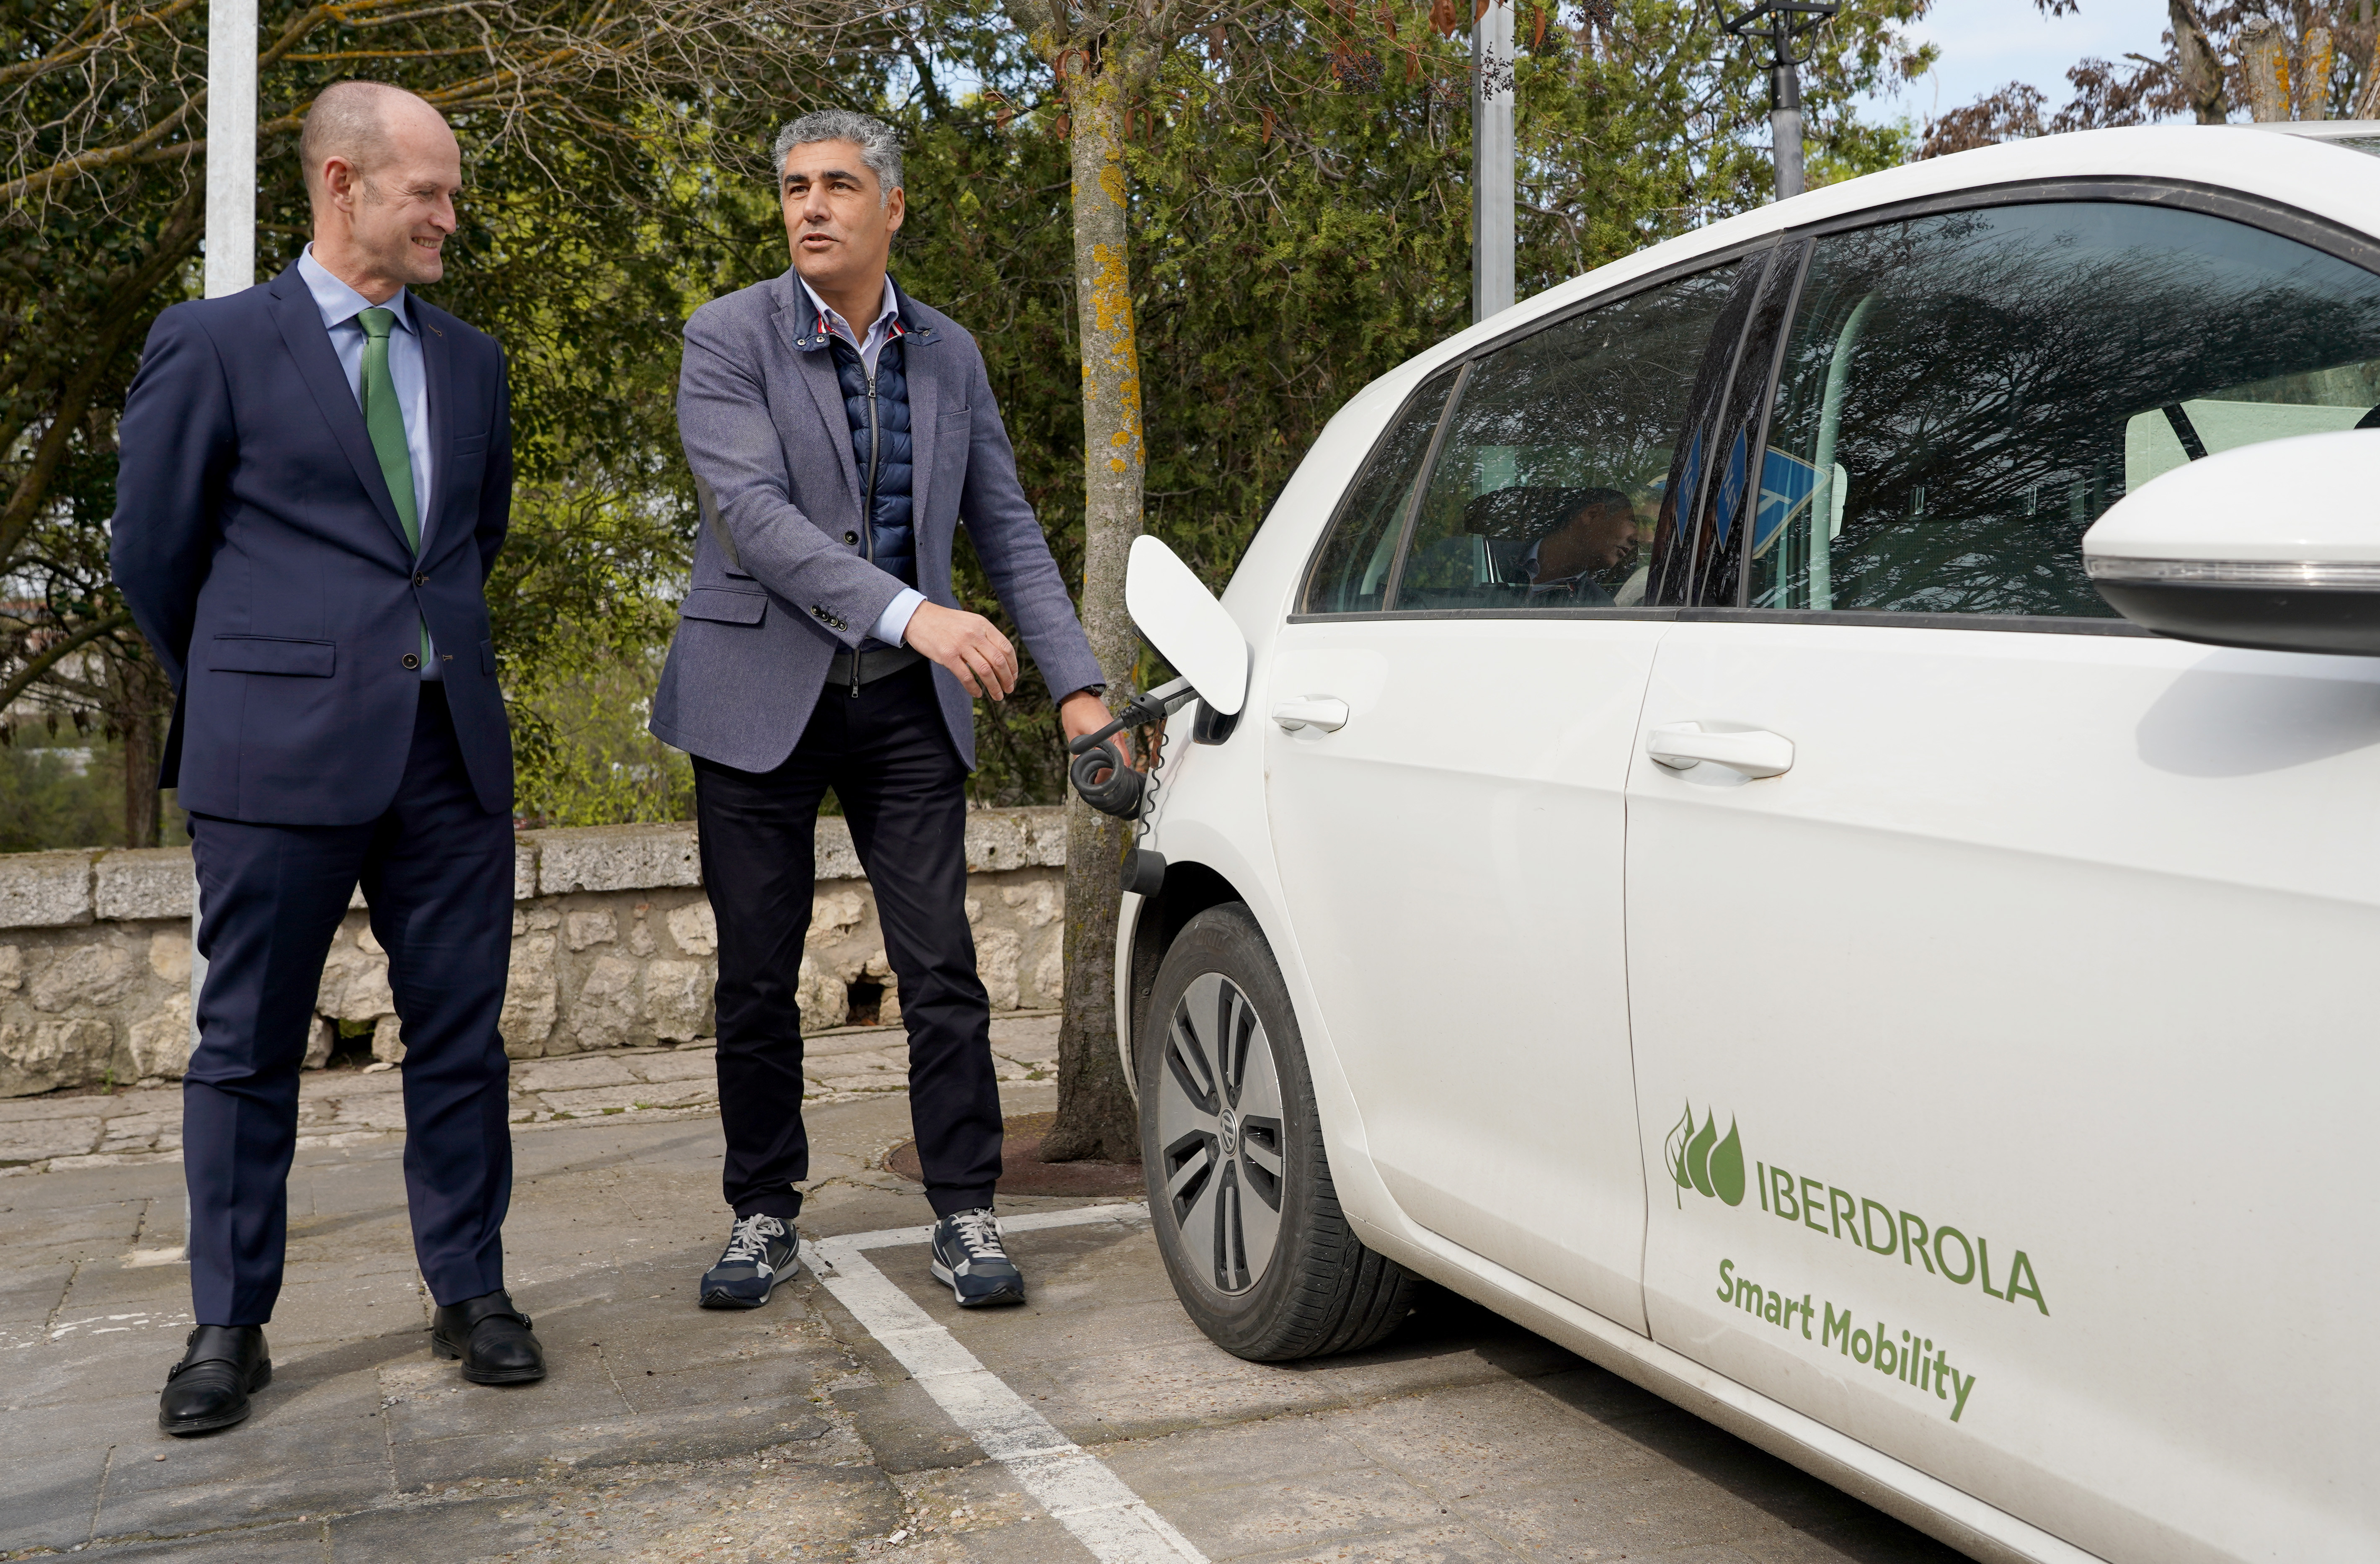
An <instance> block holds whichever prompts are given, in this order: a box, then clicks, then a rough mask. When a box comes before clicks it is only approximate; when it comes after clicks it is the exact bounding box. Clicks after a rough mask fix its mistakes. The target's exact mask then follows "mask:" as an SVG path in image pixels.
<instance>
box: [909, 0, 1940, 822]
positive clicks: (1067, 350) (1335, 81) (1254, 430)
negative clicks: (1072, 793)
mask: <svg viewBox="0 0 2380 1564" xmlns="http://www.w3.org/2000/svg"><path fill="white" fill-rule="evenodd" d="M1441 4H1442V0H1441ZM1924 10H1925V0H1877V3H1872V4H1868V5H1852V6H1846V7H1845V13H1844V15H1843V16H1842V17H1841V18H1839V20H1838V21H1837V22H1836V23H1834V24H1832V25H1831V26H1830V27H1829V28H1828V30H1825V31H1822V32H1821V33H1820V34H1819V35H1818V46H1819V54H1818V56H1817V58H1816V59H1815V60H1814V61H1813V63H1812V64H1811V65H1810V66H1809V67H1805V69H1804V89H1803V90H1804V96H1805V100H1806V109H1805V113H1806V114H1807V116H1808V121H1809V126H1810V134H1811V137H1812V148H1811V152H1812V156H1811V160H1810V162H1811V168H1812V171H1813V175H1814V176H1815V178H1814V182H1815V180H1816V179H1823V178H1829V177H1831V178H1842V177H1850V176H1853V175H1856V174H1862V173H1867V172H1870V171H1873V170H1875V169H1877V168H1883V167H1888V166H1891V165H1892V164H1897V163H1900V162H1901V161H1903V160H1904V159H1905V158H1906V157H1907V156H1908V155H1909V152H1910V151H1911V150H1912V149H1911V138H1910V137H1909V135H1908V133H1907V131H1906V130H1905V129H1904V128H1902V127H1898V126H1877V125H1874V124H1871V123H1867V122H1864V121H1862V120H1860V119H1859V118H1857V117H1856V115H1854V114H1853V113H1852V107H1851V105H1852V101H1853V100H1854V99H1855V98H1856V97H1858V96H1859V95H1860V94H1862V93H1864V92H1866V91H1870V90H1872V89H1874V88H1876V87H1878V86H1881V85H1885V84H1888V83H1889V82H1891V81H1892V80H1894V79H1901V78H1905V77H1907V76H1910V75H1914V74H1917V73H1919V72H1922V71H1923V70H1924V69H1925V68H1926V67H1927V66H1928V65H1929V64H1930V63H1931V61H1932V58H1933V56H1932V54H1931V52H1930V50H1921V49H1918V48H1916V47H1914V46H1913V45H1912V44H1911V43H1910V42H1908V41H1907V39H1906V38H1905V36H1904V35H1903V34H1902V32H1901V31H1900V27H1901V25H1902V24H1904V23H1906V22H1908V21H1911V20H1913V19H1915V18H1917V17H1919V16H1920V15H1922V14H1923V12H1924ZM958 15H959V16H960V17H961V18H964V19H965V21H966V22H967V23H968V25H967V26H966V27H965V28H961V27H956V26H953V27H952V28H950V29H949V30H946V31H945V32H944V33H943V34H942V36H945V37H948V38H952V39H954V40H957V41H959V42H958V43H957V45H956V46H954V47H952V48H949V49H946V50H945V51H944V53H943V54H942V55H941V57H940V61H939V64H940V65H941V68H943V69H945V70H947V71H948V74H949V75H950V76H951V77H952V78H953V79H966V80H969V81H971V82H974V83H978V84H980V85H979V86H978V87H977V90H976V91H975V92H974V93H973V95H972V96H970V97H968V98H966V99H965V100H963V101H956V102H954V101H953V93H952V92H951V91H949V90H948V89H947V88H945V87H943V86H941V84H940V83H939V82H936V81H935V80H934V79H933V76H932V73H931V70H930V69H929V70H927V72H926V81H925V83H923V84H920V85H917V86H916V87H915V89H914V90H913V91H912V92H911V94H910V95H909V96H908V97H907V98H906V99H905V101H901V102H897V103H893V104H892V108H893V110H894V111H895V112H896V114H897V115H898V116H899V117H900V118H901V119H902V120H903V122H904V124H905V128H906V131H907V134H908V136H909V138H910V143H911V150H910V153H909V165H908V183H909V189H910V215H909V219H908V223H907V224H906V226H905V227H904V229H903V230H902V233H901V236H900V241H899V245H898V248H897V249H896V250H895V266H896V268H897V270H898V273H899V275H900V276H901V278H902V281H903V284H904V285H905V286H906V287H908V288H910V289H911V291H913V292H914V293H916V294H917V296H918V297H921V298H924V299H926V300H928V301H929V302H930V303H933V304H935V305H937V306H938V307H940V308H941V309H945V310H947V311H948V312H950V313H951V314H952V315H953V317H954V318H955V319H957V320H958V321H960V322H961V323H962V324H964V325H965V326H967V327H968V328H969V329H970V330H972V331H974V332H975V333H977V338H978V340H979V341H980V342H981V343H982V345H983V348H984V352H985V356H986V359H987V361H988V363H989V364H990V370H991V377H992V384H993V389H994V391H995V393H996V394H998V395H999V397H1000V399H1001V406H1002V414H1003V416H1004V417H1005V418H1006V419H1007V420H1008V425H1009V431H1010V434H1011V436H1012V438H1013V439H1014V441H1015V443H1016V447H1017V459H1018V467H1019V471H1020V473H1021V474H1022V475H1023V477H1024V480H1025V484H1026V491H1027V492H1028V493H1029V494H1030V495H1031V496H1032V497H1033V500H1034V503H1036V505H1037V506H1038V508H1039V510H1040V513H1041V516H1042V520H1043V524H1044V526H1045V527H1046V528H1047V529H1048V531H1049V532H1050V538H1051V542H1052V545H1053V547H1054V548H1055V549H1056V551H1057V553H1058V556H1059V560H1060V563H1061V564H1062V567H1063V568H1064V569H1065V570H1066V571H1067V574H1068V576H1069V579H1071V580H1074V581H1075V582H1076V583H1077V585H1079V581H1080V568H1081V528H1082V499H1081V496H1082V468H1081V461H1082V455H1081V440H1082V436H1081V429H1082V419H1081V410H1080V407H1081V404H1080V400H1079V396H1078V394H1077V391H1076V385H1077V376H1078V370H1077V368H1076V366H1077V365H1078V363H1079V357H1078V349H1077V346H1076V344H1075V334H1074V318H1075V307H1074V299H1073V293H1072V285H1071V276H1070V258H1069V249H1068V247H1069V243H1070V229H1069V226H1068V211H1069V203H1068V195H1067V159H1066V149H1065V148H1064V146H1063V145H1062V144H1061V142H1060V140H1059V137H1060V134H1061V132H1062V126H1063V115H1064V104H1063V103H1062V102H1060V101H1058V100H1057V99H1056V98H1055V97H1054V96H1052V95H1050V79H1049V73H1048V70H1047V67H1045V66H1043V65H1042V63H1041V62H1040V61H1038V59H1036V58H1034V57H1033V56H1032V55H1031V54H1030V52H1029V51H1028V50H1026V49H1025V48H1024V47H1023V46H1022V40H1019V39H1017V38H1015V37H1014V34H1013V33H1003V32H1002V30H1000V29H999V28H997V26H996V25H992V24H990V23H988V22H987V21H986V19H985V13H984V12H981V11H971V12H962V13H958ZM1452 16H1453V14H1452V13H1451V12H1448V11H1446V10H1444V9H1442V8H1441V10H1440V11H1439V14H1438V15H1437V17H1436V18H1433V16H1432V14H1431V12H1430V11H1428V10H1427V9H1424V8H1422V7H1420V6H1417V5H1414V4H1412V3H1411V0H1407V3H1406V4H1403V5H1398V4H1390V5H1385V6H1368V7H1365V8H1359V9H1352V8H1349V7H1348V6H1345V5H1343V4H1341V5H1318V6H1311V7H1309V8H1307V9H1276V10H1269V11H1264V12H1251V13H1248V14H1247V15H1246V16H1245V17H1242V16H1238V15H1236V14H1234V15H1233V18H1232V19H1230V20H1224V21H1213V22H1208V23H1206V24H1203V25H1201V26H1199V27H1197V28H1196V29H1194V30H1191V31H1189V32H1188V33H1187V34H1185V36H1184V38H1183V39H1181V40H1180V41H1179V42H1178V44H1177V46H1176V47H1175V48H1174V49H1173V50H1172V52H1171V53H1170V55H1169V56H1168V62H1167V64H1166V67H1164V71H1163V74H1162V76H1161V78H1160V83H1159V85H1158V86H1157V87H1156V88H1155V89H1154V90H1153V91H1150V92H1149V93H1148V95H1147V102H1146V103H1143V104H1142V105H1140V106H1139V107H1138V108H1137V109H1136V110H1135V115H1134V123H1135V141H1134V143H1133V150H1132V154H1131V155H1132V159H1133V176H1134V177H1133V190H1134V208H1133V221H1134V229H1135V232H1134V255H1135V266H1136V271H1135V276H1134V279H1133V281H1134V289H1135V309H1136V311H1137V313H1138V318H1139V323H1140V326H1139V336H1140V358H1141V371H1142V373H1141V378H1142V387H1143V399H1144V417H1145V420H1146V426H1147V452H1148V476H1147V497H1146V505H1147V527H1148V530H1149V531H1150V532H1152V533H1154V534H1156V535H1157V536H1159V537H1161V538H1163V539H1165V540H1166V541H1167V542H1168V543H1169V544H1171V545H1172V547H1173V548H1174V549H1175V550H1176V551H1177V552H1179V553H1181V554H1182V556H1183V557H1184V559H1185V560H1188V561H1189V562H1190V563H1191V564H1192V565H1193V567H1194V568H1196V570H1197V571H1199V573H1200V574H1201V575H1202V576H1205V577H1206V578H1207V580H1208V582H1209V583H1210V584H1211V585H1213V586H1215V587H1217V588H1220V587H1221V585H1222V584H1223V583H1224V582H1225V581H1226V580H1228V579H1229V577H1230V575H1231V572H1232V570H1233V567H1234V566H1235V565H1236V564H1237V563H1238V560H1239V558H1240V555H1241V553H1242V552H1243V551H1244V550H1245V547H1246V544H1247V540H1248V539H1249V537H1250V536H1251V535H1253V533H1254V531H1255V529H1256V527H1257V526H1258V525H1259V524H1260V523H1261V521H1262V520H1263V518H1264V515H1265V513H1266V512H1267V510H1269V507H1270V505H1271V503H1272V501H1273V499H1274V497H1275V496H1277V495H1278V494H1279V493H1280V491H1281V486H1282V485H1283V484H1284V483H1286V482H1287V481H1288V479H1289V476H1290V474H1291V473H1292V472H1293V470H1294V469H1295V467H1296V466H1297V464H1298V463H1299V461H1301V460H1302V459H1303V458H1304V456H1305V451H1306V449H1307V447H1308V446H1309V445H1310V444H1311V443H1313V440H1314V438H1315V436H1316V435H1318V433H1320V431H1321V430H1322V427H1323V425H1324V424H1325V423H1327V422H1328V421H1329V420H1330V416H1331V415H1332V414H1333V413H1334V412H1336V411H1337V410H1338V408H1339V406H1341V405H1342V403H1344V402H1345V401H1346V400H1347V398H1348V397H1350V396H1352V395H1353V394H1354V393H1355V392H1356V391H1358V390H1360V389H1361V388H1362V387H1363V386H1364V385H1365V384H1366V383H1367V382H1370V381H1371V380H1373V379H1375V378H1376V377H1378V375H1380V374H1382V373H1383V372H1385V371H1387V370H1390V369H1392V368H1394V367H1395V366H1396V365H1397V364H1398V363H1400V362H1402V361H1403V359H1405V358H1408V357H1410V356H1411V355H1412V354H1414V353H1415V352H1416V351H1418V350H1419V349H1420V348H1422V347H1424V346H1427V345H1428V344H1430V343H1432V342H1435V341H1438V340H1439V339H1441V338H1443V337H1444V336H1446V335H1447V334H1449V333H1451V332H1454V331H1456V330H1459V329H1460V328H1461V327H1463V325H1465V324H1467V323H1468V316H1467V310H1468V300H1469V270H1468V269H1469V265H1470V239H1469V234H1470V194H1469V171H1470V157H1471V148H1470V134H1469V130H1470V125H1469V77H1468V70H1469V60H1470V49H1469V44H1468V42H1467V34H1465V33H1457V34H1454V35H1449V33H1448V32H1446V31H1445V30H1444V29H1445V27H1446V25H1447V22H1448V19H1449V18H1450V17H1452ZM1453 19H1454V20H1456V21H1460V22H1463V23H1466V24H1467V22H1468V20H1469V17H1468V14H1467V13H1464V14H1463V15H1461V16H1459V17H1453ZM1540 20H1541V21H1542V23H1543V25H1542V26H1539V25H1537V24H1538V23H1539V21H1540ZM1520 24H1521V25H1520V26H1519V27H1518V28H1517V29H1516V31H1517V32H1518V35H1519V38H1520V42H1521V60H1520V67H1519V72H1518V76H1519V99H1520V113H1519V136H1520V140H1521V152H1522V157H1521V174H1520V183H1521V188H1520V195H1519V199H1520V202H1521V212H1520V217H1519V247H1518V248H1519V253H1518V269H1519V278H1518V280H1519V285H1520V293H1521V295H1522V296H1523V297H1527V296H1528V295H1529V294H1531V293H1535V292H1537V291H1540V290H1542V289H1543V288H1546V287H1548V286H1551V285H1553V284H1555V283H1557V282H1560V281H1561V280H1563V279H1565V278H1568V277H1571V276H1574V275H1576V274H1578V273H1581V272H1584V271H1586V270H1589V269H1591V268H1593V267H1596V266H1599V265H1602V264H1604V263H1605V262H1607V261H1613V260H1616V259H1618V258H1620V257H1621V256H1624V255H1627V254H1630V253H1632V252H1633V251H1634V250H1637V249H1642V248H1644V247H1645V245H1648V244H1651V243H1655V242H1657V241H1658V240H1660V239H1663V238H1668V237H1670V236H1674V235H1677V234H1681V233H1683V232H1686V231H1687V230H1689V229H1691V228H1693V227H1695V226H1697V225H1699V224H1703V223H1706V222H1708V221H1711V220H1713V219H1715V218H1718V217H1721V216H1725V215H1728V214H1729V213H1731V212H1739V211H1743V210H1745V209H1746V208H1749V207H1752V206H1755V205H1757V204H1759V203H1760V202H1762V201H1764V200H1767V199H1768V195H1769V190H1770V185H1771V178H1772V169H1771V164H1770V162H1769V153H1768V146H1767V83H1766V79H1765V78H1764V76H1763V75H1762V73H1761V72H1760V70H1759V69H1758V67H1757V64H1756V62H1755V60H1754V59H1753V57H1752V56H1751V55H1750V54H1749V52H1748V51H1747V50H1746V49H1745V48H1744V46H1743V45H1741V44H1738V43H1736V42H1733V41H1731V40H1729V39H1727V38H1725V37H1724V35H1722V34H1721V33H1720V32H1719V31H1718V26H1717V22H1716V19H1715V18H1714V16H1713V14H1712V12H1711V11H1710V10H1709V9H1708V8H1707V7H1698V6H1690V5H1684V4H1672V3H1670V0H1635V3H1633V4H1624V5H1600V6H1598V5H1595V4H1590V5H1588V6H1585V7H1579V6H1565V7H1562V8H1561V9H1559V10H1556V9H1552V8H1546V9H1535V8H1531V7H1529V6H1525V5H1524V7H1523V9H1522V11H1521V15H1520ZM961 585H962V589H963V591H964V592H965V595H966V596H967V598H968V600H969V601H968V606H970V607H973V608H976V609H977V610H979V611H981V612H996V605H995V604H994V603H993V602H992V600H991V599H990V593H989V590H988V589H987V588H985V586H984V584H983V582H982V580H981V577H980V576H979V575H972V574H970V573H968V572H967V571H965V570H964V569H963V570H962V572H961ZM1026 693H1028V692H1022V691H1021V692H1020V697H1023V696H1024V695H1025V694H1026ZM1029 693H1030V694H1031V695H1032V696H1033V697H1035V698H1030V699H1026V698H1019V699H1017V700H1014V701H1012V702H1010V703H1009V709H1004V710H989V709H988V710H985V711H984V713H983V719H982V721H981V722H980V723H979V727H978V731H979V734H980V741H981V742H980V746H981V766H982V769H981V770H980V771H979V772H978V774H977V778H976V781H975V784H974V785H975V788H976V791H977V795H978V796H980V797H983V798H985V799H986V800H987V801H1025V800H1036V801H1049V800H1054V799H1055V798H1057V797H1058V796H1059V795H1060V788H1061V784H1062V770H1061V766H1060V761H1061V759H1062V751H1061V749H1060V747H1059V746H1058V744H1057V741H1056V723H1055V720H1054V716H1053V714H1052V713H1051V712H1050V709H1049V705H1048V702H1047V700H1046V698H1042V697H1041V694H1040V692H1039V690H1038V687H1036V688H1034V689H1032V690H1031V691H1030V692H1029Z"/></svg>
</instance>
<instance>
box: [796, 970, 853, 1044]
mask: <svg viewBox="0 0 2380 1564" xmlns="http://www.w3.org/2000/svg"><path fill="white" fill-rule="evenodd" d="M794 1002H795V1004H797V1005H798V1006H800V1007H801V1012H802V1030H803V1031H805V1032H820V1031H824V1030H825V1029H826V1028H827V1027H829V1026H840V1025H842V1024H844V1022H846V1021H848V1020H850V1019H851V990H850V989H849V988H846V987H845V986H844V981H843V979H842V977H841V976H838V975H837V974H835V973H834V972H832V971H830V970H828V969H826V968H824V967H821V966H820V964H819V963H818V962H817V960H816V959H815V958H813V957H810V956H807V955H806V956H804V957H802V972H801V977H800V980H799V981H798V982H796V983H795V986H794Z"/></svg>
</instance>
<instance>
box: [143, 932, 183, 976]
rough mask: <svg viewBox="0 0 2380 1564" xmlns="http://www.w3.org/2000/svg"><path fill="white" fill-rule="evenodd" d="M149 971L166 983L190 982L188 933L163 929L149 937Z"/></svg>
mask: <svg viewBox="0 0 2380 1564" xmlns="http://www.w3.org/2000/svg"><path fill="white" fill-rule="evenodd" d="M149 970H150V971H152V972H153V973H155V974H156V975H157V976H160V977H162V978H164V980H165V981H166V982H168V983H178V984H180V985H182V986H183V987H184V988H188V986H189V982H190V931H189V930H188V929H187V928H164V929H160V930H158V931H157V932H156V933H154V934H152V935H151V936H149Z"/></svg>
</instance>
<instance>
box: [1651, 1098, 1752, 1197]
mask: <svg viewBox="0 0 2380 1564" xmlns="http://www.w3.org/2000/svg"><path fill="white" fill-rule="evenodd" d="M1661 1156H1662V1158H1663V1160H1664V1161H1665V1162H1666V1163H1667V1164H1668V1166H1669V1170H1670V1180H1671V1181H1672V1182H1675V1183H1676V1184H1677V1186H1678V1188H1679V1189H1680V1190H1681V1191H1684V1190H1689V1189H1691V1190H1693V1191H1694V1192H1695V1193H1696V1194H1706V1195H1711V1196H1714V1197H1716V1198H1717V1199H1718V1200H1719V1201H1721V1202H1723V1203H1724V1204H1726V1205H1729V1206H1741V1205H1743V1136H1742V1135H1741V1134H1738V1133H1737V1131H1736V1125H1735V1121H1734V1120H1732V1119H1730V1120H1729V1121H1728V1125H1727V1138H1726V1139H1724V1140H1722V1139H1720V1138H1719V1133H1718V1115H1717V1114H1716V1113H1706V1114H1705V1115H1703V1127H1702V1128H1701V1129H1700V1130H1699V1131H1697V1130H1696V1129H1695V1128H1694V1104H1693V1103H1692V1102H1688V1103H1687V1104H1686V1111H1685V1113H1684V1115H1683V1116H1682V1118H1680V1119H1679V1121H1677V1123H1675V1124H1674V1125H1672V1126H1670V1134H1669V1135H1668V1137H1667V1138H1665V1139H1664V1140H1663V1141H1662V1143H1661ZM1678 1204H1679V1206H1680V1207H1681V1208H1682V1207H1683V1206H1684V1205H1685V1199H1684V1197H1683V1195H1682V1194H1681V1195H1680V1196H1679V1197H1678Z"/></svg>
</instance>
